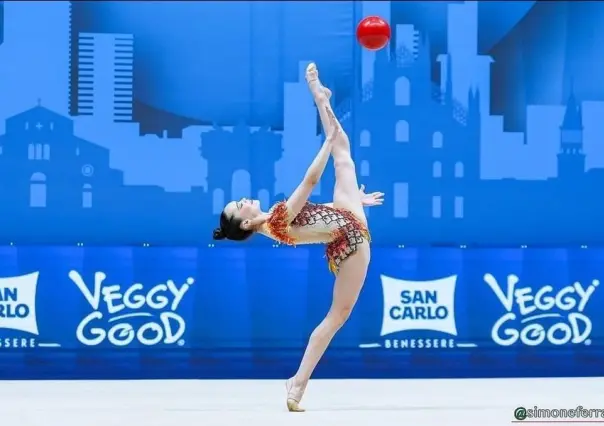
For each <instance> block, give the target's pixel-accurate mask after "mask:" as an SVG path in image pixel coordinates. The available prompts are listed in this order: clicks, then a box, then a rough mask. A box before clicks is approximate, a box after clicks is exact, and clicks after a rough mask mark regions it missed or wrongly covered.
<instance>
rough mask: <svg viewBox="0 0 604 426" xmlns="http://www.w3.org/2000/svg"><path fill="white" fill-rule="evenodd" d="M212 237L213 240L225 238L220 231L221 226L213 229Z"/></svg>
mask: <svg viewBox="0 0 604 426" xmlns="http://www.w3.org/2000/svg"><path fill="white" fill-rule="evenodd" d="M212 237H213V238H214V239H215V240H224V239H225V238H226V235H224V232H222V229H221V228H216V229H214V235H212Z"/></svg>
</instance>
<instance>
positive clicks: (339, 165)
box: [332, 149, 355, 172]
mask: <svg viewBox="0 0 604 426" xmlns="http://www.w3.org/2000/svg"><path fill="white" fill-rule="evenodd" d="M332 153H333V164H334V167H335V168H336V169H340V170H350V171H353V172H354V170H355V165H354V161H352V157H351V156H350V152H337V151H336V150H335V149H333V150H332Z"/></svg>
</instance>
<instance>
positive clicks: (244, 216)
mask: <svg viewBox="0 0 604 426" xmlns="http://www.w3.org/2000/svg"><path fill="white" fill-rule="evenodd" d="M224 213H225V214H226V215H227V216H228V217H235V218H238V219H241V220H242V221H245V220H252V219H255V218H256V217H257V216H259V215H260V214H262V210H260V201H258V200H248V199H247V198H242V199H241V200H239V201H231V202H230V203H229V204H227V205H226V207H225V208H224Z"/></svg>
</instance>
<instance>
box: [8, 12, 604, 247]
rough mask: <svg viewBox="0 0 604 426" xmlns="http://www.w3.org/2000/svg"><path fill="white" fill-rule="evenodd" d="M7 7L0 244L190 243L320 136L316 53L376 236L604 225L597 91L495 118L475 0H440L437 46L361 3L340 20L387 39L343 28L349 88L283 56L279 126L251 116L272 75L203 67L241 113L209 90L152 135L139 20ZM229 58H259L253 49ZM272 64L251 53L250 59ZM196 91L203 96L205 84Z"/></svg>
mask: <svg viewBox="0 0 604 426" xmlns="http://www.w3.org/2000/svg"><path fill="white" fill-rule="evenodd" d="M131 7H133V6H131ZM3 8H4V16H3V19H4V22H3V43H2V46H0V57H1V58H3V63H5V64H10V66H5V67H3V69H2V71H0V73H2V74H1V76H2V78H1V79H0V86H2V87H1V91H2V93H4V98H3V100H2V101H1V102H0V127H1V129H0V130H2V132H1V133H3V135H2V136H1V142H0V149H1V151H0V153H1V155H0V164H2V165H3V166H2V171H1V172H0V176H1V177H2V179H3V181H4V182H5V184H4V185H3V186H2V191H1V192H0V200H1V201H3V202H4V205H5V214H4V217H5V221H4V222H3V225H0V228H2V233H3V235H4V240H5V241H4V242H5V243H7V242H9V241H11V242H12V241H18V242H24V243H47V242H55V243H60V242H65V243H72V242H77V241H85V242H86V243H89V244H90V243H92V244H107V243H109V244H112V243H120V244H129V243H136V244H138V243H142V242H148V243H152V244H176V245H195V244H199V243H204V242H207V241H209V239H210V238H211V229H213V227H215V226H216V223H217V221H218V214H219V213H220V212H221V210H222V207H223V206H224V204H225V203H227V202H228V201H229V200H231V199H238V198H241V197H248V198H257V199H259V200H260V201H261V204H262V207H263V209H268V208H269V207H270V206H271V204H272V203H274V202H275V201H277V200H281V199H283V198H285V197H287V196H289V194H290V193H291V192H292V191H293V189H294V188H295V187H296V185H297V184H298V182H299V180H300V179H301V177H302V176H303V174H304V172H305V170H306V168H307V167H308V165H309V164H310V162H311V161H312V158H313V157H314V155H315V153H316V151H317V149H318V148H319V146H320V143H321V140H322V135H321V134H320V132H319V129H318V120H317V113H316V108H315V106H314V105H313V102H312V97H311V96H310V94H309V91H308V88H307V86H306V82H305V79H304V69H305V66H306V65H307V64H308V62H310V61H317V62H318V66H319V70H320V71H321V76H322V78H323V79H324V83H325V84H326V85H328V86H330V87H333V88H334V91H335V94H334V101H333V103H334V109H335V111H336V114H337V115H338V118H339V119H340V120H341V121H342V124H343V126H344V128H345V129H346V131H347V132H348V134H349V136H350V139H351V142H352V145H353V156H354V159H355V161H356V164H357V172H358V174H359V181H360V182H361V183H363V184H365V185H366V187H367V189H368V190H372V191H373V190H375V191H382V192H385V193H386V197H387V200H386V203H385V205H384V206H383V207H380V208H374V209H369V210H368V214H369V218H370V221H371V228H372V235H373V240H374V242H376V243H378V244H386V245H389V244H390V245H396V244H479V245H488V244H495V245H497V244H503V245H505V244H512V245H520V244H533V245H535V244H543V245H549V244H595V243H600V242H602V240H603V239H604V231H600V230H599V229H598V227H597V226H596V220H597V219H596V217H597V211H598V205H599V200H598V198H597V197H594V195H595V193H596V190H597V188H599V187H600V186H601V185H602V184H604V172H603V170H604V145H603V143H604V142H603V141H602V140H603V139H604V124H602V121H601V120H600V117H602V115H604V102H602V101H599V100H597V99H598V96H595V95H594V99H589V98H588V97H584V96H582V97H579V96H578V95H577V92H576V90H575V87H576V86H577V85H579V86H580V87H581V89H580V91H581V92H582V93H584V92H585V90H584V85H582V84H581V83H580V82H579V83H577V82H575V81H574V79H573V78H568V79H565V80H568V81H565V82H564V87H555V88H552V90H555V91H560V92H559V93H562V94H563V101H562V102H560V104H559V105H551V104H548V105H527V106H526V108H525V111H524V112H523V114H524V117H525V123H526V128H525V131H522V132H519V131H514V132H511V131H507V130H506V127H505V120H506V117H504V116H502V115H497V114H495V113H493V108H492V104H493V99H492V97H493V95H492V92H493V84H494V82H493V79H492V67H493V58H492V57H491V56H489V55H485V54H481V53H480V51H479V44H480V43H479V38H478V25H479V13H478V12H479V10H478V4H477V3H476V2H449V4H448V5H447V15H446V40H447V50H446V53H440V54H438V55H435V52H434V49H433V48H432V40H431V38H430V35H429V34H428V32H426V31H421V30H420V29H419V28H418V27H417V26H416V25H415V24H414V23H413V22H399V21H400V16H398V15H397V14H396V13H394V12H393V10H394V9H393V7H392V5H391V3H390V2H375V3H372V2H359V4H358V5H356V6H354V7H353V9H352V14H353V18H354V19H353V20H357V18H358V19H360V18H361V17H362V16H366V15H367V14H379V15H381V16H383V17H385V18H386V19H387V20H389V21H390V23H391V25H392V27H393V30H394V31H393V34H394V37H393V40H392V41H391V43H390V46H389V47H388V48H387V49H384V50H381V51H379V52H377V53H372V52H368V51H363V50H362V49H361V48H360V47H359V46H358V45H355V44H354V38H353V36H354V34H353V28H352V27H351V28H349V32H348V33H347V35H346V36H347V37H348V38H349V39H350V41H351V43H350V46H351V47H350V49H351V50H350V51H349V52H347V53H346V55H348V56H350V58H351V61H352V66H351V69H352V73H351V74H350V76H349V83H348V84H347V86H348V90H345V89H341V85H342V84H341V82H338V83H337V84H334V81H332V80H337V81H339V79H338V78H336V74H337V73H336V71H335V70H334V69H333V68H332V67H331V66H329V65H328V66H326V67H322V66H321V62H320V61H318V60H317V58H315V57H312V56H313V55H312V52H310V53H308V56H309V57H307V58H304V59H303V60H296V62H295V64H294V65H295V66H296V68H297V75H296V76H295V78H291V79H286V74H287V73H282V74H280V77H278V78H281V79H282V80H281V89H280V93H279V96H280V97H281V101H280V104H282V107H280V108H282V124H283V125H282V128H279V127H276V126H271V125H269V124H262V123H261V122H262V120H263V119H262V117H263V116H264V117H265V118H266V120H265V122H267V123H268V122H270V121H271V120H269V117H271V116H272V115H271V114H273V113H272V112H270V111H273V110H274V108H275V107H274V100H275V95H274V93H273V94H271V95H270V96H269V95H268V94H267V95H266V96H267V97H266V98H263V96H264V95H262V93H268V92H267V90H268V89H267V87H268V86H267V84H268V83H267V82H265V81H264V80H262V78H259V79H255V80H254V79H253V80H251V81H250V82H248V86H246V88H245V89H244V88H243V87H241V88H239V89H238V88H237V87H228V88H225V87H222V86H220V85H214V87H208V86H207V85H204V84H206V83H203V82H202V81H200V82H199V83H200V84H201V85H202V86H203V87H204V89H203V90H205V91H206V92H207V93H208V99H211V98H213V97H215V96H217V94H218V93H225V95H224V96H225V97H226V98H227V99H228V93H229V92H230V91H232V90H244V91H250V90H251V91H252V92H253V93H256V92H257V94H256V95H254V96H253V97H252V98H251V101H249V102H248V103H247V104H246V105H245V107H244V106H243V105H236V104H237V102H241V100H237V99H234V101H233V102H235V104H233V105H234V107H235V109H238V108H243V109H242V110H241V111H244V110H249V111H254V114H255V115H254V117H256V118H254V120H253V121H255V123H254V124H253V125H251V124H249V123H246V120H245V119H243V118H242V119H239V120H237V121H236V122H231V123H221V122H220V121H221V119H220V117H221V116H222V115H223V114H222V112H221V110H220V108H224V106H223V105H222V104H217V106H216V108H217V110H216V113H207V116H206V117H202V119H197V118H190V119H188V120H189V121H190V122H191V123H195V124H190V125H185V124H186V123H185V122H186V120H187V119H186V117H185V118H182V117H181V119H180V121H178V120H177V121H175V123H176V122H178V123H181V124H178V125H177V124H175V125H174V126H172V125H170V126H166V128H163V129H159V130H160V131H159V132H158V133H159V134H148V133H146V131H145V130H144V129H145V128H149V127H152V126H151V125H149V124H148V123H150V122H153V121H154V120H155V118H156V117H157V115H156V113H152V112H150V110H148V109H147V110H144V111H147V112H148V114H147V115H145V114H143V117H142V118H141V109H140V108H141V107H140V105H141V102H140V99H136V96H135V94H136V93H137V89H136V88H137V87H138V86H140V84H141V82H140V81H137V78H139V77H138V76H140V75H142V74H140V73H138V72H137V69H138V68H140V67H141V66H143V65H144V64H147V62H146V61H144V60H141V57H140V56H141V55H139V52H140V48H137V39H138V35H137V33H125V32H120V33H100V32H90V31H86V32H84V31H83V32H78V33H77V34H74V33H73V28H74V26H77V25H75V24H74V22H73V19H74V15H73V5H72V4H71V3H69V2H45V3H44V4H43V5H40V7H36V8H33V5H32V4H31V3H27V2H6V3H4V6H3ZM99 19H101V18H99ZM103 19H104V18H103ZM166 19H176V16H171V17H170V16H167V17H166ZM259 19H260V18H259ZM263 19H264V18H263ZM393 19H397V20H399V21H393ZM140 31H143V30H142V29H141V30H140ZM290 37H292V36H291V35H290ZM157 43H160V41H159V39H158V40H157ZM543 43H546V42H545V41H544V42H543ZM137 49H138V50H137ZM147 54H148V53H147ZM222 54H224V55H227V53H226V52H223V53H220V52H215V51H214V52H208V53H205V52H203V51H201V52H195V51H191V52H190V56H189V59H188V60H189V61H190V62H191V64H195V67H198V66H199V65H200V64H201V63H203V64H206V65H204V66H205V67H211V66H212V65H211V64H212V61H213V59H212V58H213V56H211V55H214V56H216V55H222ZM143 56H144V52H143ZM216 57H217V56H216ZM246 60H247V61H248V62H246ZM594 60H595V59H594ZM141 61H142V62H141ZM170 61H171V59H170V57H169V56H168V57H166V58H164V62H163V63H162V64H161V66H160V67H159V69H155V70H154V72H155V73H156V74H157V73H159V74H161V73H162V67H164V68H165V72H166V73H167V72H168V68H169V67H170V66H172V65H171V62H170ZM239 61H240V63H241V66H242V67H245V66H246V64H247V65H248V66H252V65H254V64H255V65H254V66H256V67H258V66H259V65H258V64H257V63H256V62H254V61H252V62H249V61H251V59H249V58H248V59H245V58H241V59H239ZM269 62H270V61H269ZM141 64H142V65H141ZM290 65H291V64H289V65H288V66H290ZM269 70H270V65H266V67H265V68H262V69H260V68H257V71H258V74H259V75H264V74H265V73H267V72H269ZM235 72H236V70H235V69H234V68H233V69H231V68H225V69H224V73H226V75H230V74H231V73H235ZM435 74H436V75H438V77H439V78H438V80H437V81H434V79H433V76H434V75H435ZM141 78H143V77H141ZM267 81H268V80H267ZM143 83H144V84H145V85H147V86H149V85H152V86H153V87H154V90H155V91H159V92H161V91H162V90H163V91H165V92H166V95H165V96H168V97H171V99H172V100H171V101H170V102H172V103H174V102H178V99H181V98H182V99H185V97H186V94H185V93H183V92H178V91H174V90H172V87H173V86H171V85H169V84H166V85H165V86H163V85H162V83H161V82H159V81H158V82H157V83H154V82H153V81H144V82H143ZM162 87H163V88H162ZM339 88H340V90H338V89H339ZM196 90H197V89H196ZM159 92H158V93H159ZM181 95H182V96H181ZM162 96H163V95H162ZM263 99H266V103H263ZM183 102H185V101H184V100H183ZM186 102H189V103H190V102H191V101H190V100H187V101H186ZM195 102H197V104H198V105H200V107H201V106H202V105H203V108H202V109H203V110H204V111H205V110H206V109H207V107H208V105H207V102H206V101H205V100H204V99H203V98H201V99H197V100H196V101H195ZM226 102H227V104H225V105H227V108H228V105H229V104H228V100H227V101H226ZM187 105H188V104H187ZM183 108H184V104H183ZM186 108H190V106H187V107H186ZM186 108H185V109H186ZM137 111H138V112H137ZM262 111H264V112H262ZM165 113H167V114H175V115H178V113H179V111H177V110H174V111H165ZM516 113H518V112H516ZM242 117H243V116H242ZM183 120H184V121H183ZM182 123H185V124H182ZM179 126H181V128H179ZM9 183H10V184H9ZM333 183H334V176H333V170H331V168H328V170H327V172H326V174H325V176H324V178H323V179H322V181H321V185H320V187H318V188H317V190H316V191H315V194H314V195H313V201H317V202H329V201H331V194H332V188H333ZM577 218H581V219H580V220H577ZM537 225H538V226H537ZM262 241H263V240H262V239H260V238H255V239H254V240H253V242H252V244H256V243H260V244H262Z"/></svg>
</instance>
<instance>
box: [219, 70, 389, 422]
mask: <svg viewBox="0 0 604 426" xmlns="http://www.w3.org/2000/svg"><path fill="white" fill-rule="evenodd" d="M306 81H307V83H308V86H309V89H310V91H311V93H312V95H313V98H314V101H315V104H316V106H317V108H318V110H319V117H320V119H321V124H322V126H323V129H324V131H325V135H326V139H325V141H324V142H323V145H322V146H321V149H320V150H319V152H318V154H317V156H316V157H315V159H314V161H313V162H312V164H311V165H310V167H309V168H308V170H307V171H306V174H305V176H304V179H303V180H302V182H301V183H300V185H299V186H298V187H297V188H296V190H295V191H294V192H293V194H292V195H291V197H290V198H289V199H288V200H286V201H281V202H279V203H277V204H275V205H274V206H273V207H272V208H271V209H270V210H269V211H268V212H266V213H265V212H262V210H261V209H260V203H259V202H258V201H257V200H248V199H245V198H244V199H241V200H239V201H231V202H230V203H228V204H227V205H226V207H225V208H224V210H223V211H222V214H221V215H220V227H219V228H217V229H215V230H214V239H216V240H222V239H225V238H226V239H229V240H234V241H244V240H246V239H248V238H249V237H250V236H252V235H253V234H254V233H259V234H262V235H264V236H266V237H268V238H271V239H273V240H275V241H277V242H279V243H282V244H288V245H298V244H314V243H323V244H326V245H327V248H326V257H327V260H328V265H329V269H330V270H331V271H332V272H333V273H334V274H335V284H334V290H333V299H332V304H331V308H330V309H329V312H328V313H327V315H326V317H325V318H324V319H323V321H322V322H321V323H320V324H319V325H318V326H317V328H315V330H314V331H313V332H312V334H311V336H310V339H309V342H308V345H307V347H306V351H305V352H304V356H303V357H302V361H301V363H300V366H299V368H298V371H297V372H296V374H295V375H294V376H293V377H291V378H289V379H288V380H287V381H286V382H285V387H286V392H287V397H286V404H287V408H288V410H289V411H293V412H300V411H304V409H302V408H301V407H300V401H301V400H302V396H303V394H304V392H305V390H306V386H307V384H308V381H309V380H310V377H311V375H312V373H313V371H314V369H315V367H316V366H317V364H318V362H319V360H320V359H321V357H322V356H323V354H324V352H325V350H326V349H327V346H328V345H329V343H330V342H331V340H332V338H333V337H334V335H335V334H336V332H337V331H338V330H339V329H340V328H341V327H342V326H343V325H344V323H345V322H346V320H347V319H348V317H349V315H350V312H351V311H352V308H353V307H354V305H355V303H356V301H357V299H358V297H359V293H360V291H361V288H362V287H363V283H364V282H365V277H366V275H367V268H368V266H369V260H370V257H371V256H370V247H369V242H370V236H369V231H368V228H367V218H366V217H365V212H364V210H363V208H364V207H365V206H378V205H381V204H382V203H383V197H384V194H383V193H381V192H374V193H370V194H366V193H365V191H364V187H363V186H361V187H360V188H359V185H358V183H357V178H356V172H355V164H354V161H353V159H352V156H351V152H350V142H349V140H348V136H347V135H346V133H345V132H344V130H343V129H342V126H341V124H340V123H339V122H338V120H337V118H336V116H335V114H334V112H333V110H332V108H331V105H330V102H329V101H330V98H331V92H330V91H329V89H327V88H326V87H324V86H323V85H322V84H321V82H320V80H319V73H318V70H317V67H316V65H315V64H310V65H308V67H307V68H306ZM330 155H331V156H332V157H333V160H334V161H333V163H334V167H335V178H336V182H335V188H334V193H333V203H330V204H314V203H311V202H309V201H308V198H309V197H310V195H311V193H312V191H313V188H314V187H315V186H316V185H317V183H318V182H319V180H320V179H321V175H322V174H323V171H324V170H325V166H326V164H327V160H328V159H329V156H330Z"/></svg>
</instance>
